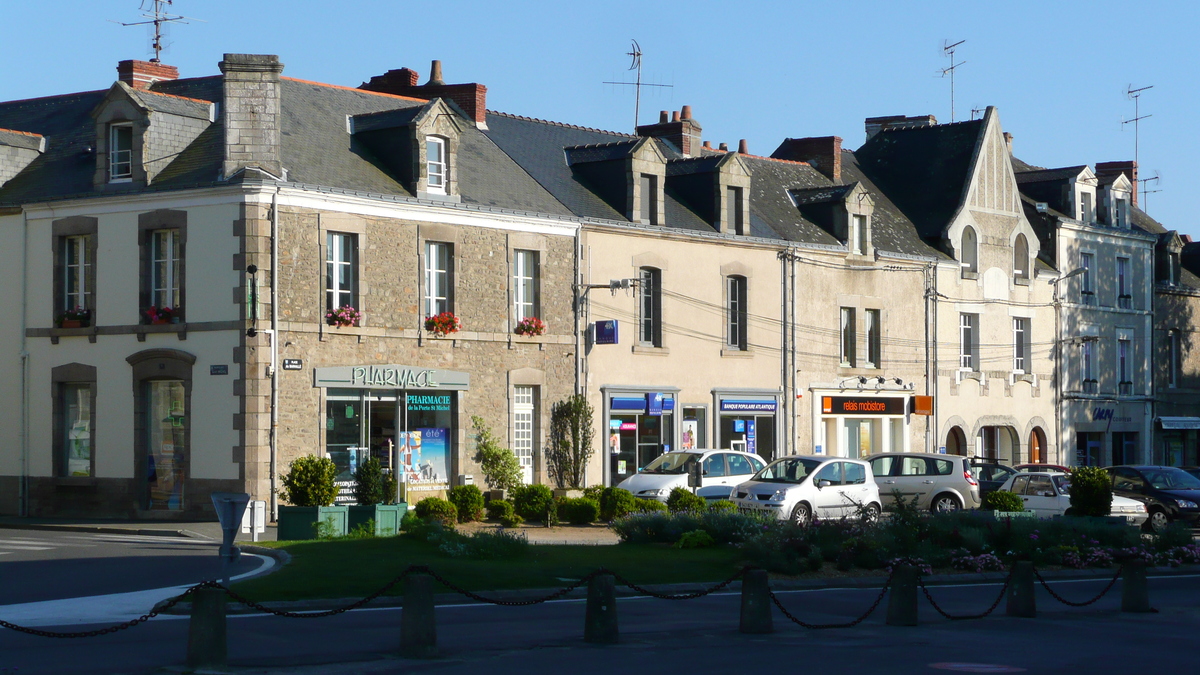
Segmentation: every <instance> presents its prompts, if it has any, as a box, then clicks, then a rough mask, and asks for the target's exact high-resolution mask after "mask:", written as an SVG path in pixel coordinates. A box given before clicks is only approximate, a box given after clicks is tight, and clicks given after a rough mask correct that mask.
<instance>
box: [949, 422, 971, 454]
mask: <svg viewBox="0 0 1200 675" xmlns="http://www.w3.org/2000/svg"><path fill="white" fill-rule="evenodd" d="M946 452H947V453H949V454H951V455H965V454H967V435H966V434H965V433H963V430H962V428H961V427H951V428H950V433H949V434H947V435H946Z"/></svg>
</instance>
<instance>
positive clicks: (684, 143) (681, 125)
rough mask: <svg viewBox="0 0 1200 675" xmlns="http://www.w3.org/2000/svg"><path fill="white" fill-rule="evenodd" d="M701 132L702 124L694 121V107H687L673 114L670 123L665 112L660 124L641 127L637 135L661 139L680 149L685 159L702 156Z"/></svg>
mask: <svg viewBox="0 0 1200 675" xmlns="http://www.w3.org/2000/svg"><path fill="white" fill-rule="evenodd" d="M700 131H701V128H700V123H699V122H697V121H696V120H694V119H692V106H690V105H685V106H683V110H679V111H674V112H673V113H672V114H671V121H670V122H668V121H667V113H666V111H663V112H662V113H660V115H659V118H658V124H643V125H641V126H639V127H638V128H637V135H638V136H648V137H650V138H661V139H662V140H664V141H667V142H668V143H670V144H672V145H674V146H675V147H677V148H679V152H680V153H682V154H683V156H684V157H695V156H697V155H699V154H700Z"/></svg>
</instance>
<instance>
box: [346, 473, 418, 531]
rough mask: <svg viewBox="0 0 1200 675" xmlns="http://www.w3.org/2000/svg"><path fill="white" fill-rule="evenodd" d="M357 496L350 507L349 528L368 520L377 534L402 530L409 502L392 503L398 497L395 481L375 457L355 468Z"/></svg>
mask: <svg viewBox="0 0 1200 675" xmlns="http://www.w3.org/2000/svg"><path fill="white" fill-rule="evenodd" d="M354 483H355V485H354V500H355V501H357V502H358V504H357V505H355V506H351V507H350V508H349V521H348V523H347V527H348V528H349V530H350V531H354V530H356V529H358V528H359V527H360V526H363V525H365V524H367V523H369V522H371V523H374V534H375V536H377V537H391V536H393V535H395V534H396V533H398V532H399V531H400V519H401V518H403V517H404V514H405V513H407V512H408V504H404V503H400V504H395V503H393V502H394V500H395V498H396V483H395V481H394V480H392V477H391V476H390V475H385V474H384V473H383V465H382V464H380V462H379V460H378V459H377V458H375V457H368V458H367V459H365V460H364V461H363V462H362V463H361V464H359V465H358V468H357V469H355V471H354Z"/></svg>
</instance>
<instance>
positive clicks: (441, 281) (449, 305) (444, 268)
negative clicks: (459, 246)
mask: <svg viewBox="0 0 1200 675" xmlns="http://www.w3.org/2000/svg"><path fill="white" fill-rule="evenodd" d="M453 284H454V245H453V244H451V243H449V242H444V241H427V242H425V297H424V298H423V304H424V306H425V317H426V318H429V317H431V316H437V315H438V314H441V313H442V312H453V311H454V302H453V301H454V293H453Z"/></svg>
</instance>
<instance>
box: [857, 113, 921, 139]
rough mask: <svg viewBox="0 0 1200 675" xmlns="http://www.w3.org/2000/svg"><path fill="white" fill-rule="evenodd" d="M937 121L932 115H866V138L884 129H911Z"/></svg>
mask: <svg viewBox="0 0 1200 675" xmlns="http://www.w3.org/2000/svg"><path fill="white" fill-rule="evenodd" d="M937 123H938V121H937V118H936V117H934V116H933V115H913V116H912V117H905V116H904V115H884V116H883V117H868V118H867V120H866V127H867V140H868V141H869V140H871V138H873V137H874V136H875V134H877V133H879V132H881V131H883V130H884V129H911V128H914V127H931V126H934V125H936V124H937Z"/></svg>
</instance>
